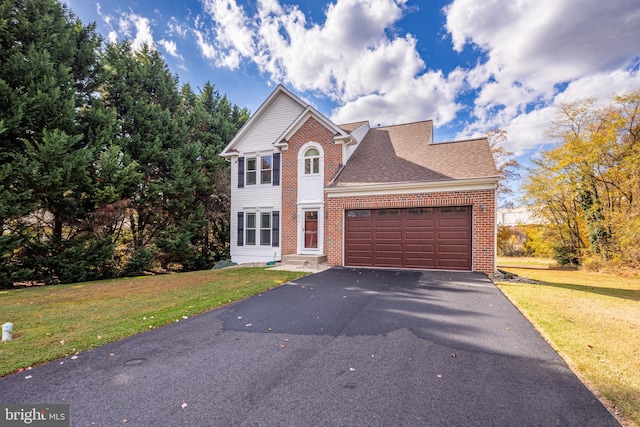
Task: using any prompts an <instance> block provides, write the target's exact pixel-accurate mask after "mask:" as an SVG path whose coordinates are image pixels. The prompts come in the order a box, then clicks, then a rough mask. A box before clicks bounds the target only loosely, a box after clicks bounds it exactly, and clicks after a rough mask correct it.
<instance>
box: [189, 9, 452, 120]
mask: <svg viewBox="0 0 640 427" xmlns="http://www.w3.org/2000/svg"><path fill="white" fill-rule="evenodd" d="M405 3H406V0H337V1H336V2H335V3H334V4H330V5H329V6H328V8H327V10H326V12H325V20H324V22H322V23H316V24H309V23H308V22H307V20H306V17H305V15H304V13H302V12H301V11H300V9H299V8H298V7H297V6H283V5H281V4H280V3H279V2H278V1H277V0H258V1H257V4H256V11H255V13H254V14H253V15H247V12H246V11H245V10H244V9H243V8H242V7H240V6H238V4H237V3H236V1H235V0H224V1H215V0H203V5H204V8H205V10H206V12H207V13H208V14H209V16H210V18H211V19H212V21H213V25H212V26H211V28H210V30H211V32H212V34H213V35H214V41H213V42H211V43H209V44H206V43H205V40H204V35H203V34H202V32H200V31H197V32H195V34H196V38H197V40H198V44H199V46H200V49H201V51H202V52H203V55H204V56H205V57H207V58H209V59H213V60H214V62H215V64H216V65H217V66H226V67H228V68H230V69H236V68H238V67H239V65H240V63H241V62H242V61H245V60H246V61H250V62H253V63H254V64H255V65H257V67H258V68H259V70H260V71H261V72H262V73H264V74H265V75H267V76H268V77H269V78H270V80H271V81H273V82H281V83H285V84H287V85H289V86H291V87H292V88H293V89H295V90H297V91H301V92H312V93H316V94H320V95H322V96H326V97H329V98H330V99H332V100H333V101H334V102H336V104H337V105H338V108H337V109H335V110H334V112H333V118H334V119H335V120H339V121H351V120H358V119H362V118H363V117H362V114H363V111H366V114H368V117H367V118H372V116H373V117H375V120H380V121H381V122H383V123H392V122H400V121H402V120H404V119H410V120H419V119H425V118H434V119H435V120H436V122H437V123H439V124H444V123H447V122H448V121H450V120H452V119H453V118H454V117H455V113H456V111H457V110H458V109H459V106H458V104H457V103H456V102H455V93H456V90H455V89H457V88H459V87H460V85H461V80H460V79H459V78H457V77H456V79H455V81H449V77H448V76H445V75H443V73H442V72H440V71H425V64H424V61H423V60H422V58H421V57H420V55H419V54H418V52H417V49H416V43H417V40H416V39H415V37H414V36H413V35H411V34H404V35H394V34H395V33H396V31H395V30H394V25H395V24H396V23H397V22H398V21H399V20H401V19H402V17H403V16H404V14H405V13H407V10H406V5H405ZM198 25H199V26H200V27H202V26H203V25H202V21H198V20H197V26H198ZM205 44H206V45H205ZM205 52H207V53H205ZM456 76H457V75H456ZM409 100H410V101H409ZM408 102H410V103H411V104H412V105H411V106H409V105H408ZM411 107H414V108H411ZM356 116H357V117H356Z"/></svg>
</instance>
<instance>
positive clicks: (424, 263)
mask: <svg viewBox="0 0 640 427" xmlns="http://www.w3.org/2000/svg"><path fill="white" fill-rule="evenodd" d="M405 267H407V268H435V264H434V259H433V258H423V257H419V258H414V257H406V265H405Z"/></svg>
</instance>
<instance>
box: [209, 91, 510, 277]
mask: <svg viewBox="0 0 640 427" xmlns="http://www.w3.org/2000/svg"><path fill="white" fill-rule="evenodd" d="M221 156H223V157H225V158H226V159H227V160H229V161H230V162H231V185H232V192H231V212H232V213H231V257H232V260H233V261H235V262H238V263H247V262H266V261H271V260H281V259H286V258H287V257H294V256H307V257H310V259H313V260H316V261H325V260H326V261H327V262H328V264H329V265H332V266H337V265H343V266H366V267H391V268H417V269H444V270H467V271H481V272H485V273H488V274H491V273H493V272H494V271H495V253H496V242H495V235H496V233H495V230H496V184H497V182H498V173H497V171H496V166H495V163H494V161H493V157H492V154H491V150H490V149H489V145H488V143H487V140H486V139H485V138H480V139H473V140H465V141H455V142H448V143H434V142H433V123H432V121H430V120H429V121H422V122H416V123H407V124H400V125H395V126H384V127H375V128H372V127H371V126H370V125H369V123H368V122H366V121H363V122H357V123H349V124H343V125H338V124H335V123H333V122H332V121H331V120H329V119H328V118H326V117H325V116H323V115H322V114H320V113H319V112H318V111H317V110H316V109H315V108H313V107H312V106H310V105H308V104H306V103H305V102H303V101H302V100H301V99H300V98H298V97H297V96H295V95H294V94H293V93H291V92H290V91H289V90H287V89H286V88H284V87H283V86H278V87H277V88H276V89H275V90H274V91H273V92H272V93H271V95H269V97H268V98H267V99H266V100H265V101H264V103H263V104H262V105H261V106H260V107H259V108H258V110H257V111H256V112H255V113H254V114H253V116H252V117H251V118H250V119H249V121H248V122H247V123H246V124H245V126H244V127H242V129H240V131H239V132H238V133H237V135H236V136H235V137H234V139H233V140H232V141H231V142H230V143H229V145H227V147H226V148H225V149H224V150H223V151H222V153H221Z"/></svg>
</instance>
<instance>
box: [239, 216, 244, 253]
mask: <svg viewBox="0 0 640 427" xmlns="http://www.w3.org/2000/svg"><path fill="white" fill-rule="evenodd" d="M238 246H244V212H238Z"/></svg>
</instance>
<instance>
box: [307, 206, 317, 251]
mask: <svg viewBox="0 0 640 427" xmlns="http://www.w3.org/2000/svg"><path fill="white" fill-rule="evenodd" d="M304 248H305V249H318V211H304Z"/></svg>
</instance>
